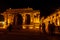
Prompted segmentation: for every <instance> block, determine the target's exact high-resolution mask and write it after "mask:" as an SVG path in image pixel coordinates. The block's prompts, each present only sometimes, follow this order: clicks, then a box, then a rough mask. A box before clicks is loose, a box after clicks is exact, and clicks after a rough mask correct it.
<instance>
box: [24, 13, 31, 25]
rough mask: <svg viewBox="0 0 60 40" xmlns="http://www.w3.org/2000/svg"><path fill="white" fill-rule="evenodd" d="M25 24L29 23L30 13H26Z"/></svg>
mask: <svg viewBox="0 0 60 40" xmlns="http://www.w3.org/2000/svg"><path fill="white" fill-rule="evenodd" d="M25 23H26V24H30V15H29V14H26V21H25Z"/></svg>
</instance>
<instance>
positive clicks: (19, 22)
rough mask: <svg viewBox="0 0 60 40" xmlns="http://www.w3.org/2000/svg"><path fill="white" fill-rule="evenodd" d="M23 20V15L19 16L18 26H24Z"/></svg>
mask: <svg viewBox="0 0 60 40" xmlns="http://www.w3.org/2000/svg"><path fill="white" fill-rule="evenodd" d="M22 23H23V18H22V15H21V14H17V25H22Z"/></svg>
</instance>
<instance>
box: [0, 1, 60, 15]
mask: <svg viewBox="0 0 60 40" xmlns="http://www.w3.org/2000/svg"><path fill="white" fill-rule="evenodd" d="M25 7H32V8H33V9H39V10H40V11H41V16H47V15H49V14H51V13H52V12H54V11H55V10H56V9H57V8H59V7H60V1H58V0H56V1H55V0H0V11H4V10H5V9H8V8H25Z"/></svg>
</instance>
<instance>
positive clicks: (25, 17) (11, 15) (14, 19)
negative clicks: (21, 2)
mask: <svg viewBox="0 0 60 40" xmlns="http://www.w3.org/2000/svg"><path fill="white" fill-rule="evenodd" d="M1 15H3V17H4V26H3V27H0V28H7V27H8V26H9V25H10V24H13V25H14V26H17V25H18V26H20V25H24V26H25V25H30V26H39V24H40V11H39V10H33V9H32V8H20V9H11V8H10V9H7V10H6V11H5V12H3V13H1ZM24 26H23V28H25V27H24ZM31 28H32V27H31ZM37 28H38V27H37Z"/></svg>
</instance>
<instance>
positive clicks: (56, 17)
mask: <svg viewBox="0 0 60 40" xmlns="http://www.w3.org/2000/svg"><path fill="white" fill-rule="evenodd" d="M49 21H50V24H52V23H54V24H55V26H56V28H55V29H56V31H57V26H60V9H58V10H56V11H55V12H54V13H53V14H51V15H49V16H47V17H46V19H44V20H43V22H44V23H45V25H46V28H45V29H46V32H48V24H49V23H48V22H49Z"/></svg>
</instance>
